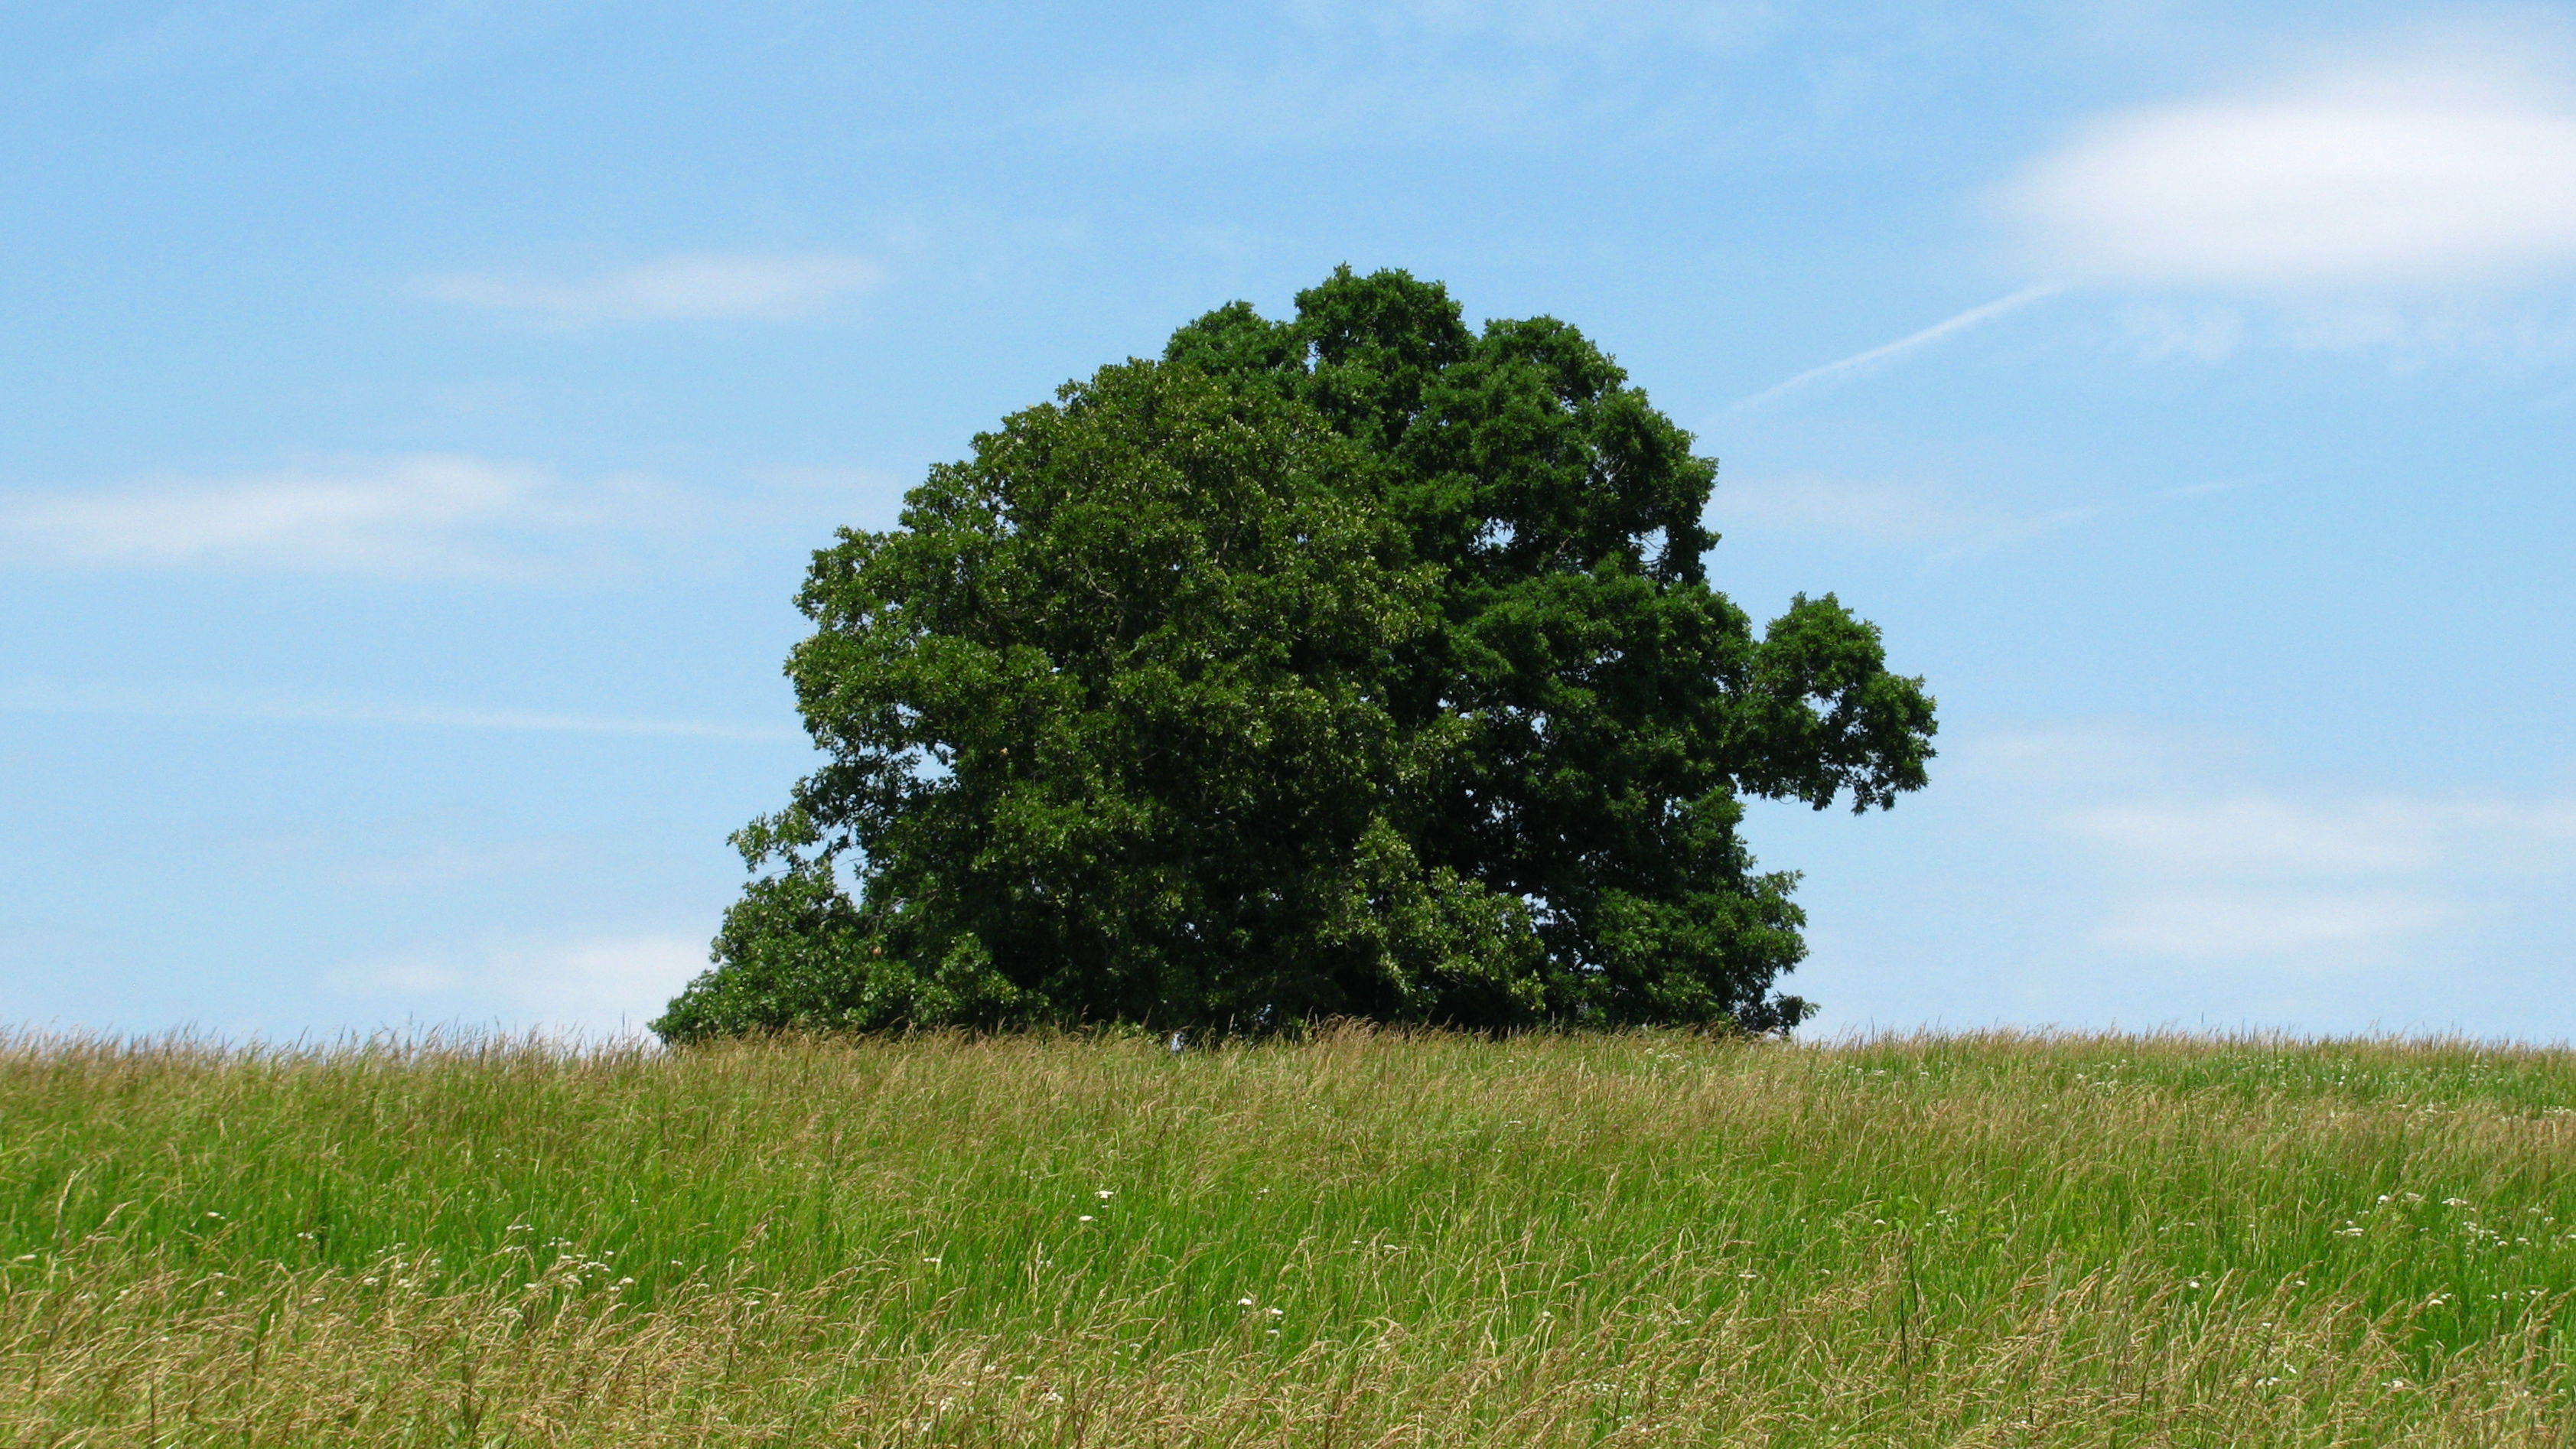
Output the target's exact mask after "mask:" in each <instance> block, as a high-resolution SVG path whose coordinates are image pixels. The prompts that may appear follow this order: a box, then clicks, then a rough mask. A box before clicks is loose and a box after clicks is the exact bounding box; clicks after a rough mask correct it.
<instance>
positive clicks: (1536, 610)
mask: <svg viewBox="0 0 2576 1449" xmlns="http://www.w3.org/2000/svg"><path fill="white" fill-rule="evenodd" d="M1692 441H1693V440H1692V438H1691V436H1690V435H1689V434H1688V433H1687V432H1684V431H1683V430H1682V429H1680V428H1678V427H1676V426H1675V425H1674V424H1673V423H1672V422H1671V420H1670V419H1668V418H1666V417H1665V416H1664V415H1663V414H1661V413H1659V412H1657V411H1655V409H1654V408H1653V407H1652V406H1650V405H1649V403H1648V402H1647V399H1646V397H1645V394H1644V393H1643V392H1641V391H1640V390H1638V389H1636V388H1634V387H1631V386H1630V385H1629V384H1628V382H1627V378H1626V375H1625V374H1624V373H1623V372H1621V371H1620V369H1619V368H1618V367H1617V366H1616V365H1614V364H1613V363H1612V362H1611V360H1610V359H1609V358H1608V357H1607V356H1605V355H1604V354H1603V353H1602V352H1601V351H1600V350H1599V349H1598V348H1596V347H1595V346H1593V345H1592V344H1591V343H1590V342H1589V341H1587V340H1586V339H1585V338H1584V337H1583V336H1582V335H1581V334H1580V333H1579V332H1577V331H1576V330H1575V329H1573V328H1572V327H1569V326H1567V325H1565V324H1564V323H1561V322H1557V321H1554V320H1551V319H1546V318H1537V319H1531V320H1526V321H1496V322H1490V323H1488V324H1486V326H1485V327H1484V329H1483V330H1482V331H1481V332H1477V331H1474V330H1471V329H1470V328H1468V327H1467V326H1466V325H1465V323H1464V321H1463V319H1462V317H1461V314H1460V310H1459V308H1458V306H1457V304H1456V303H1455V302H1453V301H1452V300H1451V299H1450V297H1449V295H1448V293H1447V291H1446V290H1445V289H1444V288H1442V287H1440V286H1438V285H1437V284H1433V283H1426V282H1421V281H1418V280H1416V279H1414V278H1412V277H1410V276H1408V275H1406V274H1405V273H1402V272H1393V271H1389V272H1379V273H1376V274H1374V275H1370V276H1366V277H1362V276H1357V275H1354V274H1353V273H1352V272H1351V271H1350V270H1349V269H1347V268H1344V269H1341V270H1338V271H1336V272H1335V273H1334V275H1333V276H1332V277H1331V278H1329V279H1327V280H1326V281H1325V282H1324V283H1322V284H1321V285H1319V286H1317V287H1315V288H1312V289H1310V290H1308V291H1306V292H1303V293H1301V294H1299V296H1298V298H1297V314H1296V316H1295V317H1293V318H1290V319H1287V320H1282V321H1272V320H1269V319H1265V318H1263V317H1261V316H1260V315H1259V314H1258V313H1256V312H1255V311H1254V310H1253V309H1252V308H1251V307H1250V306H1248V305H1245V304H1242V303H1236V304H1233V305H1231V306H1228V307H1224V308H1220V309H1219V310H1217V311H1214V312H1211V313H1209V314H1207V315H1206V316H1204V317H1201V318H1200V319H1198V320H1197V321H1195V322H1192V323H1190V324H1189V325H1187V326H1185V327H1183V328H1182V329H1180V331H1179V332H1177V333H1176V334H1174V336H1173V338H1172V340H1171V343H1170V345H1169V347H1168V348H1167V349H1166V350H1165V353H1164V356H1163V357H1162V358H1161V359H1160V360H1156V361H1144V360H1130V361H1129V362H1126V363H1123V364H1119V365H1116V366H1111V367H1106V368H1103V369H1102V370H1101V371H1100V372H1098V373H1097V374H1095V375H1094V376H1093V377H1091V378H1090V379H1088V380H1087V381H1083V382H1077V383H1069V384H1067V385H1066V386H1065V387H1064V388H1063V389H1062V390H1061V391H1060V392H1059V394H1058V397H1057V400H1056V401H1055V402H1054V403H1052V404H1047V405H1042V406H1039V407H1034V408H1030V409H1028V410H1026V411H1023V412H1020V413H1016V414H1013V415H1012V416H1011V417H1009V418H1007V419H1005V420H1004V422H1003V424H1002V427H1001V429H1000V431H998V432H994V433H987V434H983V435H980V436H978V437H977V438H976V439H975V441H974V448H973V456H972V458H971V459H969V460H967V461H964V462H960V463H954V464H948V465H944V466H941V467H938V468H934V469H933V470H932V471H931V473H930V476H929V478H928V480H927V481H925V482H924V483H923V484H922V485H921V486H920V487H919V488H916V489H914V490H913V491H912V492H911V493H910V494H909V495H907V498H906V507H905V509H904V512H903V515H902V517H901V520H900V522H899V525H898V526H897V527H896V528H894V529H893V530H890V531H887V532H883V533H869V532H858V531H853V530H846V529H845V530H843V531H842V532H841V533H840V535H839V536H838V540H837V541H836V542H835V543H834V545H833V546H832V547H830V548H827V549H824V550H822V551H820V552H818V553H817V554H816V555H815V558H814V564H813V568H812V570H811V571H810V573H809V574H808V576H807V579H806V583H805V587H804V590H803V592H802V593H801V594H800V596H799V599H798V602H799V605H800V607H801V608H802V609H803V610H804V612H805V613H806V614H807V615H808V616H809V617H810V618H811V619H812V620H813V621H814V623H815V626H816V627H815V631H814V633H813V634H812V635H811V636H810V637H809V638H807V639H806V640H805V641H803V642H802V643H801V644H799V645H798V646H797V647H796V649H795V651H794V652H793V654H792V655H791V656H790V658H789V661H788V666H787V668H788V674H789V676H790V678H791V679H792V680H793V681H794V684H795V687H796V693H797V700H798V705H799V708H800V710H801V711H802V713H803V715H804V718H805V722H806V725H807V728H808V729H809V730H810V731H811V732H812V734H813V737H814V739H815V742H816V744H817V745H818V746H819V747H820V748H821V749H822V751H823V752H824V754H825V756H826V762H825V763H824V764H823V765H822V767H821V768H819V769H818V770H816V771H815V772H814V773H813V774H812V775H810V776H808V777H807V778H806V779H804V780H802V781H800V782H798V784H797V786H796V787H795V789H794V791H793V793H792V795H791V798H790V802H789V804H788V805H787V807H786V808H785V809H784V810H782V811H780V812H779V813H777V814H775V815H772V816H768V817H765V818H763V819H761V820H757V821H754V822H753V823H752V824H751V825H750V826H748V827H746V828H745V829H744V830H743V831H741V832H739V833H738V834H737V835H736V836H735V838H734V842H735V844H736V845H737V846H738V847H739V848H740V849H741V851H742V853H743V856H744V858H745V861H746V862H747V863H748V864H749V865H751V866H752V868H753V869H754V870H755V872H758V874H757V875H756V877H755V878H754V879H753V880H752V881H751V882H750V884H749V885H748V886H747V887H746V889H745V891H744V894H743V896H742V898H741V900H740V901H738V902H737V903H736V904H735V905H734V907H733V908H732V909H731V910H730V911H728V912H727V914H726V917H725V921H724V924H723V927H722V930H721V931H720V933H719V934H718V936H717V938H716V941H715V948H714V960H715V966H714V969H712V970H710V971H708V972H707V973H706V974H704V975H702V976H701V977H699V978H698V980H697V981H695V982H694V983H692V984H691V985H690V986H689V987H688V989H687V990H686V991H684V992H683V993H682V994H681V995H680V996H679V997H678V998H677V999H676V1000H674V1001H673V1002H672V1004H671V1008H670V1010H669V1012H668V1014H666V1015H665V1016H663V1017H662V1018H661V1019H660V1020H659V1021H657V1022H655V1023H654V1029H655V1030H656V1031H658V1032H660V1033H661V1034H662V1035H663V1036H664V1037H666V1038H668V1039H672V1040H688V1039H694V1038H699V1037H705V1036H711V1035H721V1034H730V1033H737V1032H743V1031H755V1030H767V1029H778V1028H784V1027H806V1028H819V1029H856V1030H874V1029H883V1028H889V1027H899V1026H932V1025H948V1024H965V1025H1004V1024H1012V1023H1035V1022H1065V1023H1070V1022H1077V1021H1111V1020H1125V1021H1139V1022H1148V1023H1152V1024H1156V1025H1161V1026H1170V1027H1196V1026H1210V1025H1222V1026H1231V1027H1233V1028H1237V1029H1252V1030H1260V1029H1266V1028H1273V1027H1278V1026H1283V1025H1286V1024H1288V1023H1291V1022H1294V1021H1299V1020H1306V1019H1312V1018H1315V1017H1319V1016H1327V1015H1355V1016H1365V1017H1372V1018H1377V1019H1383V1020H1396V1021H1415V1022H1435V1023H1445V1024H1453V1025H1460V1026H1469V1027H1481V1028H1507V1027H1516V1026H1527V1025H1537V1024H1544V1023H1584V1024H1602V1025H1612V1024H1629V1023H1718V1022H1731V1023H1733V1024H1734V1025H1736V1026H1738V1027H1741V1028H1745V1029H1750V1030H1786V1029H1787V1028H1789V1027H1791V1026H1794V1025H1795V1024H1796V1023H1797V1022H1798V1021H1799V1020H1800V1019H1802V1018H1803V1017H1804V1016H1805V1015H1806V1013H1807V1012H1808V1011H1809V1010H1810V1009H1811V1008H1810V1007H1809V1006H1808V1005H1807V1004H1806V1003H1804V1002H1803V1001H1801V1000H1799V999H1798V998H1796V997H1794V996H1785V995H1780V994H1776V993H1775V992H1774V990H1773V986H1774V984H1775V981H1776V979H1777V977H1778V976H1779V975H1780V974H1781V973H1782V972H1784V971H1787V970H1789V969H1790V968H1791V967H1792V966H1794V965H1795V964H1796V963H1797V961H1798V960H1799V959H1800V958H1801V956H1802V955H1803V954H1804V950H1805V948H1804V945H1803V943H1802V941H1801V939H1800V936H1799V928H1800V927H1801V926H1802V925H1803V924H1804V917H1803V915H1802V913H1801V912H1800V910H1799V908H1798V907H1797V906H1796V905H1795V904H1794V903H1793V902H1792V901H1791V900H1790V891H1791V887H1792V886H1793V885H1794V883H1795V876H1794V875H1793V874H1790V873H1787V872H1778V871H1762V870H1759V869H1757V868H1756V865H1755V862H1754V860H1753V858H1752V856H1751V854H1750V853H1749V852H1748V851H1747V850H1746V849H1745V847H1744V844H1743V842H1742V841H1741V839H1740V838H1739V835H1738V825H1739V823H1740V821H1741V818H1742V814H1743V805H1742V801H1743V800H1744V799H1745V798H1747V797H1757V796H1758V797H1770V798H1784V799H1797V800H1801V801H1804V802H1806V803H1808V804H1810V805H1812V806H1814V807H1816V808H1818V809H1823V808H1825V807H1827V806H1828V805H1830V804H1832V803H1833V802H1834V801H1836V800H1837V799H1844V798H1847V799H1849V800H1850V802H1851V804H1852V807H1853V809H1854V810H1856V811H1865V810H1868V809H1870V808H1871V807H1874V806H1875V807H1881V808H1883V807H1885V806H1887V805H1888V804H1890V803H1891V802H1892V801H1893V800H1894V798H1895V796H1896V795H1898V794H1900V793H1902V792H1905V791H1909V790H1913V789H1917V788H1920V787H1921V786H1922V785H1923V783H1924V780H1925V773H1924V767H1925V762H1926V761H1927V760H1929V759H1930V758H1931V755H1932V750H1931V746H1930V739H1931V736H1932V733H1933V729H1934V725H1933V710H1932V701H1931V699H1930V698H1929V697H1928V696H1927V695H1926V694H1925V693H1924V691H1923V687H1922V681H1921V680H1919V679H1912V678H1906V677H1902V676H1899V675H1896V674H1893V673H1891V672H1889V670H1888V669H1887V667H1886V663H1885V657H1884V651H1883V648H1882V646H1881V642H1880V638H1879V633H1878V630H1877V629H1876V628H1875V627H1874V626H1872V625H1871V624H1869V623H1867V622H1866V621H1864V620H1861V619H1858V618H1855V617H1854V616H1853V615H1851V614H1850V613H1849V612H1848V611H1847V610H1845V609H1844V608H1843V607H1842V606H1841V605H1840V604H1839V603H1838V602H1837V601H1836V600H1835V599H1834V597H1833V596H1832V595H1831V594H1827V595H1824V596H1822V597H1819V598H1814V599H1809V598H1806V597H1803V596H1801V597H1800V598H1798V599H1797V600H1796V601H1795V602H1794V603H1792V605H1791V606H1790V607H1789V609H1788V610H1787V612H1785V613H1784V614H1782V615H1781V616H1780V617H1779V618H1777V619H1775V620H1773V621H1772V622H1771V623H1770V624H1769V625H1768V626H1767V627H1766V628H1765V629H1764V630H1763V631H1762V632H1761V633H1760V635H1758V636H1757V635H1756V634H1755V633H1754V631H1753V628H1752V624H1751V621H1750V619H1749V618H1748V617H1747V616H1746V614H1745V613H1744V612H1743V611H1742V610H1741V609H1738V608H1737V607H1736V606H1735V605H1734V604H1733V603H1731V602H1729V601H1728V600H1727V599H1726V597H1725V596H1724V595H1722V594H1720V593H1718V592H1716V591H1715V590H1713V589H1711V588H1710V587H1709V585H1708V582H1707V575H1706V569H1705V556H1706V554H1707V553H1708V551H1709V550H1710V548H1711V547H1712V545H1714V544H1715V542H1716V538H1715V536H1714V535H1713V534H1711V533H1709V532H1708V531H1707V529H1706V527H1705V525H1704V524H1703V523H1702V521H1701V520H1702V516H1703V514H1704V512H1705V510H1706V507H1707V504H1708V500H1709V496H1710V491H1711V488H1712V487H1713V486H1714V483H1715V480H1716V464H1715V463H1714V462H1713V461H1711V460H1709V459H1706V458H1702V457H1700V456H1698V455H1696V454H1694V453H1693V452H1692V450H1691V449H1692Z"/></svg>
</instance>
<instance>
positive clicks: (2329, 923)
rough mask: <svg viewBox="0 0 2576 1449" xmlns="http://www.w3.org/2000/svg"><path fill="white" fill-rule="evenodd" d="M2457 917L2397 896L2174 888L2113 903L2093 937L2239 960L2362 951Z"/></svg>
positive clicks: (2155, 951) (2118, 946) (2131, 947)
mask: <svg viewBox="0 0 2576 1449" xmlns="http://www.w3.org/2000/svg"><path fill="white" fill-rule="evenodd" d="M2456 914H2457V911H2456V909H2455V908H2453V907H2450V906H2447V905H2445V904H2443V903H2440V902H2434V901H2426V900H2419V899H2413V898H2409V897H2406V896H2402V895H2396V896H2393V895H2386V894H2371V895H2357V894H2334V893H2323V894H2320V893H2313V892H2297V893H2291V892H2279V891H2251V890H2223V889H2213V890H2200V891H2172V892H2163V893H2159V894H2155V895H2151V896H2147V897H2145V898H2143V899H2139V900H2134V901H2129V902H2125V903H2123V904H2121V905H2119V906H2118V907H2117V908H2116V909H2115V910H2114V913H2113V914H2112V917H2111V919H2109V920H2108V921H2106V922H2104V923H2103V925H2102V928H2101V930H2100V931H2099V932H2098V933H2097V934H2096V936H2095V939H2096V940H2097V941H2099V942H2100V943H2101V944H2102V945H2105V946H2109V947H2112V948H2113V949H2115V950H2127V951H2136V952H2141V953H2144V954H2147V955H2155V956H2176V957H2181V958H2183V959H2186V960H2194V961H2207V960H2224V959H2239V960H2241V959H2243V958H2245V957H2249V956H2255V957H2260V956H2283V955H2299V954H2304V953H2308V952H2313V951H2317V950H2320V949H2324V950H2340V951H2346V952H2353V951H2366V950H2368V949H2370V948H2371V947H2373V946H2375V945H2377V944H2379V943H2381V942H2384V941H2388V940H2391V939H2395V938H2399V937H2403V936H2407V935H2410V934H2412V933H2414V932H2416V931H2419V930H2422V929H2423V928H2425V927H2427V926H2433V925H2438V924H2440V923H2441V922H2443V921H2444V920H2447V919H2449V918H2451V917H2452V916H2454V915H2456Z"/></svg>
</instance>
